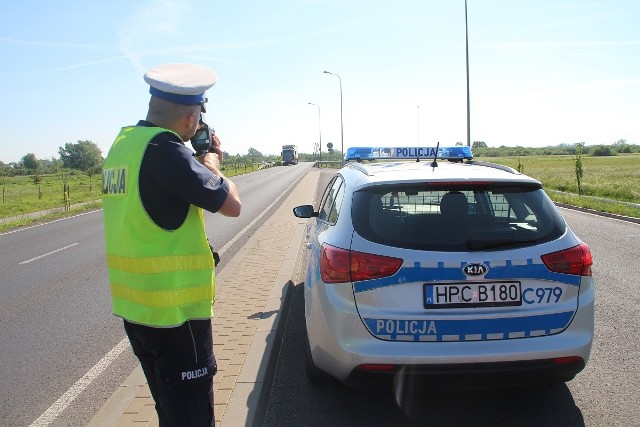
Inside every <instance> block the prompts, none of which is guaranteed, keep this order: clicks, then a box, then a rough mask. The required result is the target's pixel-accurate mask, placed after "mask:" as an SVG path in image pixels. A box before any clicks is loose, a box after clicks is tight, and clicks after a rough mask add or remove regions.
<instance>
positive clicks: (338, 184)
mask: <svg viewBox="0 0 640 427" xmlns="http://www.w3.org/2000/svg"><path fill="white" fill-rule="evenodd" d="M343 197H344V185H343V179H342V177H341V176H340V175H336V177H335V178H334V179H333V182H332V183H331V184H330V185H329V186H328V187H327V192H326V193H325V197H324V200H323V201H322V204H321V205H320V211H319V214H318V219H320V220H322V221H327V222H329V223H331V224H335V222H336V221H337V219H338V214H339V213H340V208H341V207H342V199H343Z"/></svg>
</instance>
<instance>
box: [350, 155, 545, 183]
mask: <svg viewBox="0 0 640 427" xmlns="http://www.w3.org/2000/svg"><path fill="white" fill-rule="evenodd" d="M437 165H438V166H437V167H433V166H432V162H431V161H430V160H422V161H420V162H416V161H382V162H373V163H358V162H350V163H347V164H346V165H345V166H344V167H343V168H342V170H341V171H340V173H341V174H342V175H343V176H345V177H348V178H347V179H349V180H351V181H352V183H353V184H354V186H356V187H360V186H368V185H377V184H391V183H399V184H410V183H417V182H425V181H428V182H447V183H453V182H459V183H461V184H464V183H470V182H478V181H480V182H493V183H495V182H500V183H507V182H509V183H528V184H536V185H541V184H540V181H538V180H536V179H534V178H531V177H530V176H527V175H524V174H522V173H520V172H518V171H517V170H515V169H512V168H510V167H507V166H503V165H498V164H495V163H488V162H479V161H466V162H464V163H462V162H449V161H446V160H441V161H439V162H438V163H437Z"/></svg>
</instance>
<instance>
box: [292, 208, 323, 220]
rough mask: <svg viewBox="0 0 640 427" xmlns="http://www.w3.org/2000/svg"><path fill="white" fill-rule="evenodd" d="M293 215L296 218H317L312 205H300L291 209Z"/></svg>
mask: <svg viewBox="0 0 640 427" xmlns="http://www.w3.org/2000/svg"><path fill="white" fill-rule="evenodd" d="M293 214H294V215H295V216H296V217H298V218H313V217H316V216H318V212H315V211H314V210H313V206H312V205H302V206H296V207H295V208H293Z"/></svg>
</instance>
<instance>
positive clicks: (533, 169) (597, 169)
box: [476, 154, 640, 218]
mask: <svg viewBox="0 0 640 427" xmlns="http://www.w3.org/2000/svg"><path fill="white" fill-rule="evenodd" d="M476 160H483V161H489V162H493V163H499V164H503V165H506V166H510V167H512V168H514V169H517V168H518V165H519V164H520V165H521V166H522V168H523V172H524V173H525V174H526V175H529V176H531V177H533V178H536V179H538V180H539V181H540V182H542V184H543V185H544V188H545V190H547V192H548V194H549V196H551V198H552V199H553V200H554V201H556V202H563V203H568V204H572V205H576V206H581V207H586V208H590V209H594V210H598V211H603V212H611V213H617V214H620V215H626V216H632V217H636V218H638V217H640V209H638V208H637V207H634V206H631V205H628V204H625V203H615V202H614V201H619V202H627V203H634V204H640V155H639V154H625V155H617V156H607V157H590V156H583V157H582V168H583V176H582V192H583V197H579V196H578V183H577V180H576V171H575V160H574V157H573V156H523V157H487V158H477V159H476ZM559 192H563V193H559ZM565 193H568V194H565ZM596 198H603V199H609V200H611V201H601V200H598V199H596Z"/></svg>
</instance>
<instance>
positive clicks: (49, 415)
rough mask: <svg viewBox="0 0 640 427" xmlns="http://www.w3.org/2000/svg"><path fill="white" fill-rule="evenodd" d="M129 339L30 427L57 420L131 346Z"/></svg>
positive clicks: (104, 358)
mask: <svg viewBox="0 0 640 427" xmlns="http://www.w3.org/2000/svg"><path fill="white" fill-rule="evenodd" d="M129 345H130V344H129V339H128V338H124V339H123V340H122V341H120V342H119V343H118V344H117V345H116V346H115V347H113V349H112V350H111V351H110V352H109V353H107V355H106V356H104V357H103V358H102V359H101V360H100V361H99V362H98V363H96V364H95V365H94V367H93V368H91V369H89V372H87V373H86V374H84V376H83V377H82V378H80V379H79V380H78V381H76V383H75V384H74V385H73V386H71V388H70V389H69V390H67V392H66V393H65V394H63V395H62V396H60V398H59V399H58V400H56V401H55V403H54V404H53V405H51V406H50V407H49V409H47V410H46V411H44V413H43V414H42V415H40V416H39V417H38V419H37V420H35V421H34V422H33V423H31V426H30V427H44V426H48V425H49V424H51V422H53V420H55V419H56V418H57V417H58V416H59V415H60V414H61V413H62V411H64V410H65V409H67V407H68V406H69V405H70V404H71V402H73V401H74V400H75V399H76V397H78V396H79V395H80V393H82V392H83V391H84V390H85V389H86V388H87V387H89V385H91V383H92V382H93V380H95V379H96V378H97V377H98V375H100V374H101V373H103V372H104V371H105V370H106V369H107V368H108V367H109V365H110V364H111V362H113V361H114V360H116V359H117V358H118V356H120V354H121V353H122V352H123V351H124V350H126V349H127V348H128V347H129Z"/></svg>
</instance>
